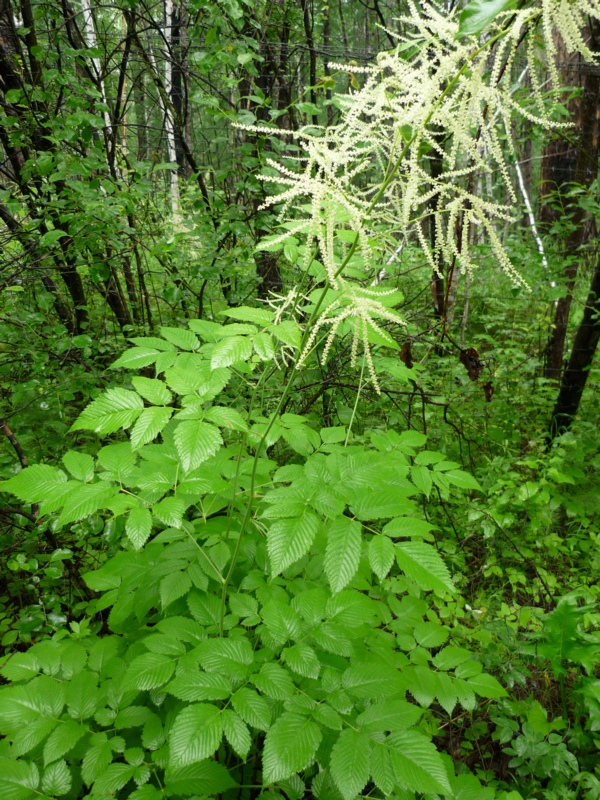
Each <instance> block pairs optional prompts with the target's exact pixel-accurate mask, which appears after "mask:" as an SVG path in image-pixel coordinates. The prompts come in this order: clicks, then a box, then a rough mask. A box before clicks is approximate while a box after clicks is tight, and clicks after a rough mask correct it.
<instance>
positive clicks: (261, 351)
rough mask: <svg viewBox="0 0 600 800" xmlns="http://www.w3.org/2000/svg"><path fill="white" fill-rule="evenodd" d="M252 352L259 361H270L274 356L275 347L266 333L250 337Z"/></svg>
mask: <svg viewBox="0 0 600 800" xmlns="http://www.w3.org/2000/svg"><path fill="white" fill-rule="evenodd" d="M252 344H253V346H254V352H255V353H256V355H257V356H258V357H259V358H260V360H261V361H271V360H272V359H273V356H274V355H275V345H274V344H273V339H272V337H271V336H270V335H269V334H268V333H257V334H256V335H255V336H253V337H252Z"/></svg>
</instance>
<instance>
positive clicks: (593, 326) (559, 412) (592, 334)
mask: <svg viewBox="0 0 600 800" xmlns="http://www.w3.org/2000/svg"><path fill="white" fill-rule="evenodd" d="M599 340H600V256H598V261H597V263H596V268H595V270H594V274H593V276H592V283H591V286H590V293H589V295H588V299H587V302H586V305H585V310H584V312H583V319H582V320H581V324H580V325H579V328H578V329H577V333H576V334H575V340H574V342H573V348H572V350H571V356H570V358H569V362H568V364H567V367H566V369H565V372H564V375H563V379H562V383H561V386H560V391H559V393H558V397H557V399H556V405H555V406H554V411H553V412H552V419H551V420H550V439H551V440H552V439H554V437H555V436H558V435H559V434H561V433H564V432H565V431H566V430H568V428H569V427H570V425H571V423H572V422H573V418H574V417H575V414H576V413H577V410H578V409H579V403H580V402H581V397H582V395H583V390H584V389H585V384H586V382H587V379H588V375H589V374H590V367H591V366H592V361H593V358H594V354H595V352H596V348H597V346H598V341H599Z"/></svg>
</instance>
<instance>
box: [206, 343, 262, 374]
mask: <svg viewBox="0 0 600 800" xmlns="http://www.w3.org/2000/svg"><path fill="white" fill-rule="evenodd" d="M251 355H252V340H251V339H249V338H246V337H245V336H228V337H227V338H225V339H221V340H220V341H219V342H217V343H216V344H215V346H214V349H213V351H212V356H211V360H210V365H211V367H212V368H213V369H217V367H229V366H231V365H232V364H235V363H236V362H238V361H248V360H249V358H250V356H251Z"/></svg>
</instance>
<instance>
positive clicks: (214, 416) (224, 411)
mask: <svg viewBox="0 0 600 800" xmlns="http://www.w3.org/2000/svg"><path fill="white" fill-rule="evenodd" d="M206 419H208V420H210V421H211V422H214V423H215V425H218V426H219V427H220V428H232V429H233V430H235V431H247V430H248V425H247V424H246V421H245V420H244V418H243V417H242V415H241V414H240V412H239V411H236V410H235V408H227V407H225V406H213V407H212V408H209V409H208V411H207V412H206Z"/></svg>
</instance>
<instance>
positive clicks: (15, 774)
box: [0, 757, 40, 800]
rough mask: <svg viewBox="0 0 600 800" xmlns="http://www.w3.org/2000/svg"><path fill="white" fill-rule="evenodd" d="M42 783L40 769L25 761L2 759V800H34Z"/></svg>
mask: <svg viewBox="0 0 600 800" xmlns="http://www.w3.org/2000/svg"><path fill="white" fill-rule="evenodd" d="M39 782H40V776H39V772H38V768H37V767H36V765H35V764H28V763H27V762H25V761H14V760H12V759H8V758H2V757H0V797H2V800H33V797H34V796H35V795H36V794H39V792H37V788H38V785H39Z"/></svg>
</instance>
